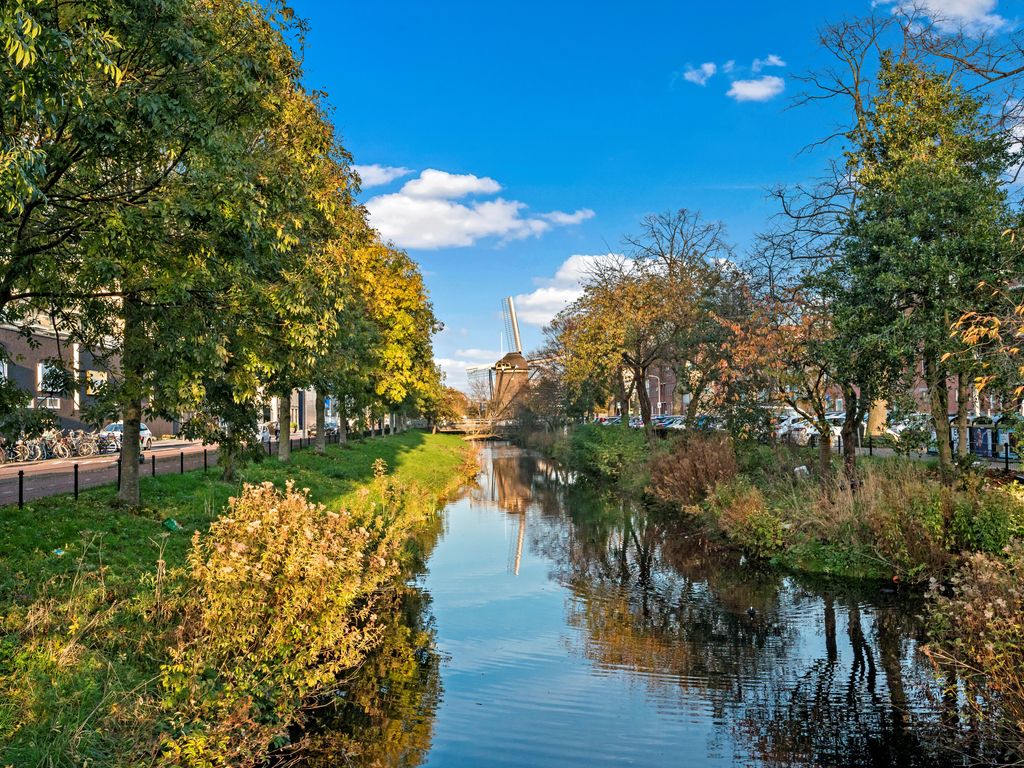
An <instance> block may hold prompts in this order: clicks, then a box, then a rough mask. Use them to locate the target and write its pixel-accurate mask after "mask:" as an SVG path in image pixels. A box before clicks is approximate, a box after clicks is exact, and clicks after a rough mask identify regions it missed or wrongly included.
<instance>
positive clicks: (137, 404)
mask: <svg viewBox="0 0 1024 768" xmlns="http://www.w3.org/2000/svg"><path fill="white" fill-rule="evenodd" d="M141 424H142V398H134V399H132V400H131V401H130V402H129V403H127V404H126V405H125V406H124V409H123V412H122V430H121V490H120V491H119V492H118V494H117V498H118V499H119V500H120V501H122V502H124V503H125V504H128V505H129V506H132V507H137V506H139V504H140V503H141V501H142V496H141V493H140V490H139V454H140V453H141V451H140V450H139V449H140V445H139V432H140V425H141Z"/></svg>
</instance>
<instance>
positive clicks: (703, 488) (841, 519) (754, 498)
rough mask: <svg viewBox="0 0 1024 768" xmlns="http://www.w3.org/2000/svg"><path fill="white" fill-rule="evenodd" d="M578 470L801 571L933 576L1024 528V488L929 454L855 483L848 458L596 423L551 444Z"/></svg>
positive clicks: (866, 468)
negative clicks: (823, 458) (935, 461)
mask: <svg viewBox="0 0 1024 768" xmlns="http://www.w3.org/2000/svg"><path fill="white" fill-rule="evenodd" d="M552 452H553V454H554V455H555V456H556V457H557V458H559V459H561V460H562V461H563V462H564V463H566V464H567V465H568V466H569V467H570V468H572V469H574V470H576V471H577V472H580V473H582V474H583V475H585V476H588V477H591V478H593V479H596V480H597V481H599V482H611V483H615V484H616V485H617V486H618V487H619V488H621V489H623V490H625V491H626V492H628V493H631V494H642V495H644V496H645V497H646V498H647V499H648V500H649V501H650V502H651V503H656V504H659V505H661V506H663V507H665V508H667V509H670V510H674V511H675V512H676V513H678V514H681V515H683V516H685V517H687V518H689V519H690V520H692V522H693V524H694V525H695V526H698V527H700V528H702V529H703V531H704V533H705V534H706V535H707V536H708V537H709V538H711V539H713V540H717V541H720V542H722V543H723V544H725V545H727V546H730V547H734V548H737V549H742V550H743V551H744V552H746V553H747V554H748V555H753V556H756V557H759V558H762V559H765V560H770V561H771V562H773V563H775V564H777V565H780V566H784V567H787V568H790V569H793V570H799V571H804V572H809V573H817V574H827V575H831V576H839V577H843V578H858V579H884V580H896V581H902V582H927V581H928V580H929V579H930V578H939V579H941V578H943V577H945V576H947V575H949V574H950V573H951V572H952V571H953V569H955V567H956V566H957V565H958V563H959V562H960V560H961V557H962V555H963V554H965V553H972V552H983V553H989V554H997V553H1000V552H1002V550H1003V549H1004V548H1005V547H1006V546H1007V544H1009V543H1010V541H1011V540H1012V539H1013V538H1014V537H1020V536H1022V535H1024V488H1022V487H1021V486H1020V485H1018V484H1015V483H1004V482H1001V481H1000V480H999V479H998V478H991V477H986V476H984V475H982V474H977V473H974V474H972V473H967V474H965V475H964V476H963V477H962V478H961V481H960V482H959V484H958V485H957V486H956V487H954V488H943V487H942V485H941V484H940V482H939V478H938V475H937V473H936V471H935V469H934V468H933V467H932V466H931V464H930V463H928V462H921V461H916V460H913V459H904V458H897V457H890V458H874V459H871V458H867V457H862V458H861V459H860V461H859V482H858V486H857V488H856V489H855V490H854V489H851V487H850V485H849V484H848V483H846V482H845V480H844V479H843V477H842V472H841V468H840V465H839V459H838V457H837V458H836V459H835V460H834V464H833V471H832V474H831V478H830V479H826V480H825V481H824V482H823V481H822V478H821V477H820V476H819V475H818V456H817V449H814V448H791V447H787V446H765V445H757V444H735V443H733V442H732V441H731V440H729V439H728V438H727V437H725V436H724V435H720V434H699V433H698V434H695V435H691V436H685V435H683V436H675V437H673V438H670V439H667V440H663V441H656V442H655V443H653V444H651V443H649V442H648V441H647V440H646V439H645V438H644V436H643V434H642V433H640V432H639V431H638V430H626V429H617V428H614V427H599V426H586V427H582V428H579V429H577V430H575V431H574V432H573V433H572V434H571V435H570V436H569V437H567V438H565V439H564V440H562V441H561V442H559V443H556V444H555V445H554V446H553V447H552Z"/></svg>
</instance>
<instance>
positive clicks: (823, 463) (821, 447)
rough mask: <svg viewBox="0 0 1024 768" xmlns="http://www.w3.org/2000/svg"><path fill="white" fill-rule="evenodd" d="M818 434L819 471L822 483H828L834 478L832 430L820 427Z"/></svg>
mask: <svg viewBox="0 0 1024 768" xmlns="http://www.w3.org/2000/svg"><path fill="white" fill-rule="evenodd" d="M818 431H819V432H821V434H820V435H818V471H819V473H820V474H821V484H822V485H827V484H828V482H829V480H831V479H832V430H831V429H826V430H824V431H822V430H821V428H820V427H819V430H818Z"/></svg>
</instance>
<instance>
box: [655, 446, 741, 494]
mask: <svg viewBox="0 0 1024 768" xmlns="http://www.w3.org/2000/svg"><path fill="white" fill-rule="evenodd" d="M736 471H737V467H736V454H735V452H734V451H733V447H732V441H731V440H730V439H729V438H728V437H727V436H726V435H723V434H719V433H712V434H701V433H694V434H692V435H687V436H685V437H683V438H682V439H680V440H677V441H675V443H674V444H673V445H672V447H671V449H670V451H669V452H668V453H666V454H662V455H660V456H657V457H655V458H654V459H653V460H652V461H651V483H650V487H649V490H650V492H651V494H652V495H653V496H654V497H655V498H657V499H659V500H660V501H663V502H665V503H667V504H675V505H678V506H686V505H688V504H694V503H696V502H698V501H700V500H701V499H702V498H704V496H705V495H706V494H707V493H708V491H710V490H711V489H712V488H714V487H715V486H716V485H717V484H718V483H721V482H724V481H727V480H731V479H732V478H734V477H735V476H736Z"/></svg>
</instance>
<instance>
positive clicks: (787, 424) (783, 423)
mask: <svg viewBox="0 0 1024 768" xmlns="http://www.w3.org/2000/svg"><path fill="white" fill-rule="evenodd" d="M803 420H804V417H803V416H801V415H800V414H799V413H788V414H785V415H783V416H781V417H778V420H777V421H776V422H775V427H774V430H775V439H776V440H782V439H784V438H785V437H786V435H787V434H789V430H790V429H791V428H792V427H793V426H794V425H795V424H796V423H797V422H799V421H803Z"/></svg>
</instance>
